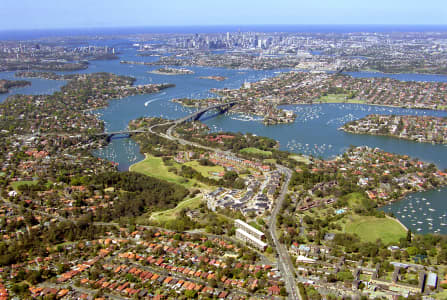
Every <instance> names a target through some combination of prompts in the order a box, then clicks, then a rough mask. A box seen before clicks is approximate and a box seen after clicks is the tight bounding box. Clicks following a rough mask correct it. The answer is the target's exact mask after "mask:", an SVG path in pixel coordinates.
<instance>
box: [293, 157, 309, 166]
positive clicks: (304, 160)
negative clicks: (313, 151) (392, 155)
mask: <svg viewBox="0 0 447 300" xmlns="http://www.w3.org/2000/svg"><path fill="white" fill-rule="evenodd" d="M289 157H290V158H291V159H294V160H296V161H297V162H302V163H305V164H306V165H308V164H310V160H309V158H307V157H306V156H303V155H290V156H289Z"/></svg>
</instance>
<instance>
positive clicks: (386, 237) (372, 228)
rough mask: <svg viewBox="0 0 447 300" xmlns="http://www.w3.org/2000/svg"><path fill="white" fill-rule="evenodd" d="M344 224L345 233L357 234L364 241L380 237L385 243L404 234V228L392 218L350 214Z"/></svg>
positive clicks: (392, 241)
mask: <svg viewBox="0 0 447 300" xmlns="http://www.w3.org/2000/svg"><path fill="white" fill-rule="evenodd" d="M348 218H349V220H348V222H347V223H346V225H345V231H346V232H347V233H355V234H357V235H358V236H359V237H360V238H361V239H362V240H363V241H365V242H372V243H374V242H376V240H377V239H379V238H380V239H381V240H382V241H383V242H384V243H385V244H388V243H397V242H399V239H400V238H403V237H405V236H406V231H405V229H404V228H403V227H402V226H401V225H400V224H399V223H398V222H397V221H396V220H394V219H391V218H376V217H371V216H350V217H348Z"/></svg>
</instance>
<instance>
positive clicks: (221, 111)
mask: <svg viewBox="0 0 447 300" xmlns="http://www.w3.org/2000/svg"><path fill="white" fill-rule="evenodd" d="M240 102H242V101H233V102H227V103H222V104H216V105H212V106H208V107H205V108H202V109H201V110H198V111H196V112H194V113H192V114H190V115H187V116H186V117H183V118H180V119H177V120H175V121H174V123H175V124H182V123H185V122H189V121H197V120H198V119H200V117H201V116H202V115H203V114H204V113H206V112H207V111H210V110H218V111H219V114H224V113H226V112H227V111H228V110H229V109H230V108H232V107H233V106H235V105H236V104H238V103H240Z"/></svg>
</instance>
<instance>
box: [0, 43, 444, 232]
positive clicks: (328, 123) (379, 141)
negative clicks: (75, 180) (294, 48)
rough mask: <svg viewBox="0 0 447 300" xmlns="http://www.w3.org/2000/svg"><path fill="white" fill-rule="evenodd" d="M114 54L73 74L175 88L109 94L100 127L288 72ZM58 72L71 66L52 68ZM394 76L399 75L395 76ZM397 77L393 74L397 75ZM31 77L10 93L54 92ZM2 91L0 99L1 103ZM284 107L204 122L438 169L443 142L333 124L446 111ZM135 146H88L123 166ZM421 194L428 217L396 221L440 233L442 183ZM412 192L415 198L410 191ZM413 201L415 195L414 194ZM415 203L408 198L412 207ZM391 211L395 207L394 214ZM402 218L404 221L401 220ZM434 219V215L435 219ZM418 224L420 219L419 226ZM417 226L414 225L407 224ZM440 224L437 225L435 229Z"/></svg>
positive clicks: (171, 114)
mask: <svg viewBox="0 0 447 300" xmlns="http://www.w3.org/2000/svg"><path fill="white" fill-rule="evenodd" d="M119 43H120V44H121V45H120V46H119V47H118V48H117V50H118V51H120V52H121V53H122V55H121V57H120V60H121V59H123V60H138V61H147V62H149V61H154V60H157V59H158V57H141V56H138V55H137V52H136V50H135V49H134V48H132V47H130V44H125V43H124V44H123V43H122V41H120V42H119ZM120 60H105V61H93V62H91V64H90V66H89V68H88V69H87V70H82V71H79V73H91V72H112V73H115V74H119V75H128V76H133V77H135V78H136V79H137V81H136V84H146V83H163V82H170V83H174V84H176V87H174V88H169V89H166V90H164V91H162V92H160V93H157V94H152V95H137V96H132V97H127V98H124V99H120V100H112V101H111V102H110V105H109V106H108V107H107V108H105V109H101V110H98V111H96V112H95V113H96V114H98V116H99V117H100V118H101V119H102V120H104V122H105V126H106V130H120V129H125V128H126V127H127V124H128V122H129V121H130V120H132V119H136V118H138V117H141V116H152V117H164V118H168V119H175V118H179V117H182V116H185V115H187V114H188V113H190V112H191V111H192V109H189V108H184V107H182V106H181V105H178V104H176V103H173V102H171V101H170V100H171V99H173V98H181V97H190V98H203V97H210V96H213V94H211V93H210V92H209V90H210V89H211V88H225V87H227V88H238V87H240V86H241V85H242V84H243V83H244V82H245V81H249V82H254V81H258V80H260V79H263V78H267V77H272V76H275V75H277V74H276V73H275V72H280V71H287V70H275V71H272V70H269V71H254V70H229V69H223V68H210V67H189V68H188V69H191V70H193V71H194V72H195V74H191V75H176V76H164V75H157V74H151V73H149V71H151V70H153V69H156V68H157V67H148V66H141V65H128V64H120V63H119V61H120ZM58 73H61V74H66V73H76V72H58ZM211 75H219V76H224V77H227V78H228V79H227V80H225V81H221V82H218V81H214V80H207V79H199V78H198V77H200V76H211ZM352 75H353V76H363V77H365V76H388V77H393V78H398V79H401V80H417V81H443V82H447V76H440V75H416V74H397V75H389V74H380V73H371V74H370V73H354V74H352ZM395 76H398V77H395ZM399 76H400V77H399ZM0 78H7V79H14V78H13V73H12V72H2V73H0ZM30 81H32V82H33V85H32V86H31V87H26V88H20V89H15V90H13V91H12V93H26V94H36V93H51V92H52V91H54V90H58V89H59V88H60V86H61V85H63V84H64V82H63V81H52V80H43V79H37V80H36V79H30ZM4 98H5V97H3V98H0V101H3V100H4ZM284 108H285V109H291V110H294V111H295V112H296V114H297V116H298V117H297V119H296V121H295V122H294V123H293V124H283V125H275V126H264V125H263V124H262V123H261V122H259V121H243V120H242V119H241V116H239V115H235V114H227V115H220V116H218V117H216V118H212V119H208V120H206V121H205V123H206V124H207V125H209V126H210V127H211V129H212V130H214V131H220V130H225V131H240V132H252V133H255V134H257V135H263V136H269V137H271V138H274V139H276V140H278V141H279V142H280V148H281V149H283V150H289V151H291V152H295V153H303V154H312V155H315V156H317V157H322V158H325V159H328V158H331V157H333V156H335V155H339V154H341V153H343V152H344V151H345V150H346V149H347V148H348V147H349V145H368V146H370V147H379V148H382V149H384V150H385V151H389V152H395V153H400V154H407V155H410V156H413V157H418V158H420V159H422V160H424V161H428V162H433V163H435V164H436V165H437V166H438V167H440V168H443V169H444V168H447V160H445V157H447V147H446V146H444V145H432V144H428V143H416V142H412V141H406V140H400V139H394V138H389V137H380V136H368V135H354V134H349V133H345V132H343V131H339V130H338V128H339V127H340V126H341V125H342V124H344V123H345V122H347V121H350V120H353V119H358V118H361V117H364V116H366V115H368V114H372V113H376V114H411V115H433V116H447V112H444V111H433V110H410V109H403V108H389V107H380V106H369V105H361V104H314V105H295V106H285V107H284ZM138 149H139V148H138V145H137V144H136V143H134V142H133V141H132V140H130V139H115V140H112V142H111V143H110V144H109V145H108V146H107V147H106V148H104V149H100V150H98V151H96V152H95V154H96V155H98V156H100V157H103V158H106V159H109V160H111V161H114V162H117V163H119V169H120V170H127V169H128V167H129V166H130V165H131V164H133V163H135V162H138V161H140V160H142V159H143V155H141V154H140V153H139V151H138ZM425 193H426V194H423V195H425V196H420V197H425V198H427V199H429V201H430V202H431V205H432V206H431V207H432V209H435V211H433V212H432V211H429V210H428V207H426V210H425V213H426V214H427V215H428V213H432V214H433V216H432V217H427V216H424V215H423V214H416V217H412V218H408V217H406V218H402V217H400V218H399V219H400V220H401V221H402V222H403V223H404V224H406V225H407V226H409V227H410V228H412V229H413V231H415V232H417V229H418V228H420V231H419V232H420V233H423V232H435V231H436V232H441V233H447V228H446V227H444V226H441V225H440V224H441V223H443V222H442V220H441V219H440V218H439V217H442V215H440V216H438V215H436V216H435V213H436V212H437V211H446V207H447V206H446V204H445V203H446V202H445V198H446V195H447V189H442V190H441V191H440V192H437V191H430V192H425ZM413 197H419V196H416V195H414V196H413ZM413 200H414V199H413V198H407V199H404V200H402V201H400V202H398V203H395V204H392V205H391V206H389V207H384V208H383V209H384V210H390V211H393V212H394V211H396V212H397V211H398V210H399V209H401V210H403V209H404V208H402V207H401V206H402V205H403V206H405V205H409V203H410V202H411V201H413ZM414 201H416V200H414ZM414 205H415V204H413V206H414ZM396 214H397V213H396ZM426 218H430V219H433V227H430V226H429V224H428V223H427V220H425V219H426ZM407 220H408V223H407ZM435 220H436V221H435ZM417 222H423V223H422V224H419V223H417ZM413 224H416V225H417V226H414V225H413ZM437 230H439V231H437Z"/></svg>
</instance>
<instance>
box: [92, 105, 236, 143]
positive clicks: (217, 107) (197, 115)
mask: <svg viewBox="0 0 447 300" xmlns="http://www.w3.org/2000/svg"><path fill="white" fill-rule="evenodd" d="M240 102H241V101H233V102H227V103H222V104H216V105H212V106H208V107H206V108H202V109H200V110H198V111H196V112H194V113H192V114H190V115H187V116H186V117H183V118H180V119H177V120H174V121H172V122H168V123H164V124H162V125H167V124H169V123H171V124H175V125H178V124H182V123H185V122H189V121H197V120H198V119H200V117H201V116H202V115H203V114H204V113H206V112H207V111H210V110H218V111H219V114H224V113H226V112H227V111H228V110H229V109H230V108H232V107H233V106H235V105H236V104H238V103H240ZM150 131H151V130H150V129H137V130H121V131H109V132H103V133H98V134H96V136H105V137H106V138H107V141H108V142H110V140H111V139H112V137H114V136H117V135H125V136H126V137H129V136H131V135H133V134H137V133H145V132H150Z"/></svg>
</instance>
